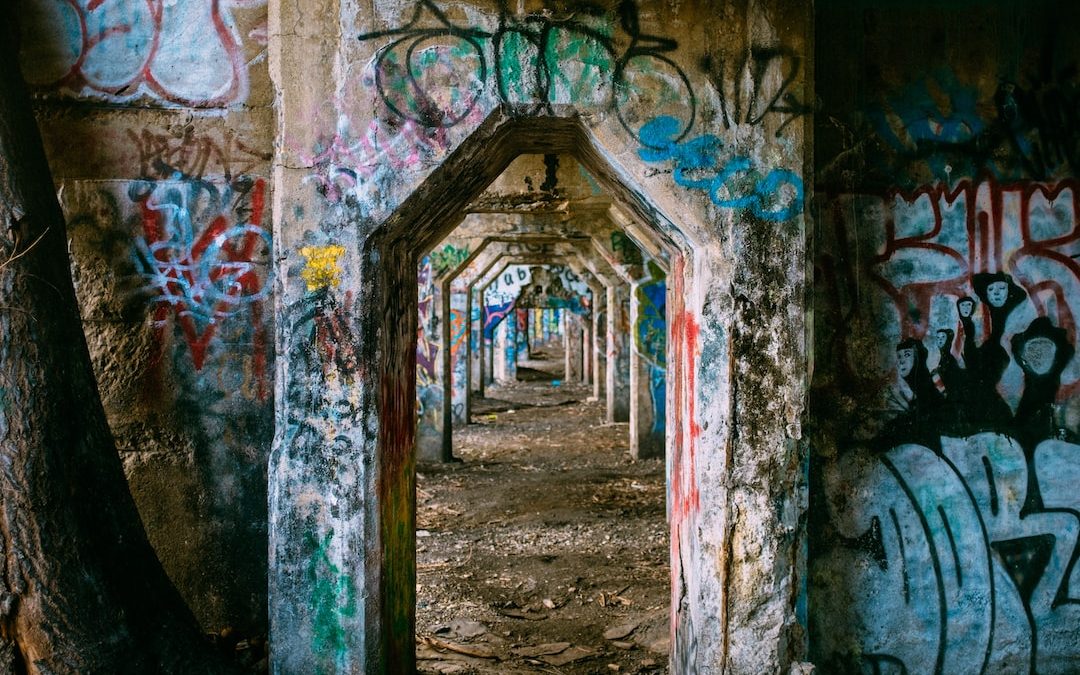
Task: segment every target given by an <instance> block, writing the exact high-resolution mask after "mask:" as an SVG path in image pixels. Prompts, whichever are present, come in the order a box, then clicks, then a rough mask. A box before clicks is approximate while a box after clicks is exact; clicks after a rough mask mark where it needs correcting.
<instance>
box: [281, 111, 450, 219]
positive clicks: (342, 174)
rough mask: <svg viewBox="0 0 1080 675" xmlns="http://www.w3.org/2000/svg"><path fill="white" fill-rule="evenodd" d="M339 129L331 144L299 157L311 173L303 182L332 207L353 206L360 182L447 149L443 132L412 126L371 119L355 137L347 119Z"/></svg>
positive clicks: (429, 158) (327, 141)
mask: <svg viewBox="0 0 1080 675" xmlns="http://www.w3.org/2000/svg"><path fill="white" fill-rule="evenodd" d="M338 126H339V129H338V131H337V133H335V135H334V136H333V137H332V138H324V139H323V140H321V141H320V142H319V143H317V144H316V146H315V149H314V151H313V152H312V153H308V154H302V155H301V159H302V160H303V161H304V162H305V164H307V165H309V166H311V167H312V173H310V174H309V175H307V176H306V177H305V179H304V182H306V183H310V184H313V185H314V186H315V190H316V191H317V192H318V193H319V194H320V195H322V196H323V197H324V198H325V199H326V200H327V201H329V202H330V203H332V204H349V203H356V202H357V188H358V187H359V186H360V185H361V184H362V182H363V181H365V180H372V179H374V178H375V177H376V176H378V175H384V174H391V173H394V172H397V171H401V170H402V169H407V168H413V167H416V166H418V165H420V164H422V163H424V162H427V161H432V160H434V158H435V157H437V156H438V155H439V154H441V153H443V152H445V151H446V150H447V149H448V148H449V147H450V141H449V139H448V138H447V135H446V130H445V129H441V128H433V129H429V128H424V127H421V126H420V125H419V124H417V123H416V122H414V121H412V120H406V121H405V122H404V123H403V124H402V123H394V124H391V123H389V122H386V121H383V120H380V119H374V120H372V121H371V122H370V123H369V124H368V126H367V129H366V130H365V132H364V134H363V135H361V136H359V137H355V136H354V135H353V134H352V133H351V132H350V131H349V122H348V120H347V119H342V120H341V121H340V122H339V124H338Z"/></svg>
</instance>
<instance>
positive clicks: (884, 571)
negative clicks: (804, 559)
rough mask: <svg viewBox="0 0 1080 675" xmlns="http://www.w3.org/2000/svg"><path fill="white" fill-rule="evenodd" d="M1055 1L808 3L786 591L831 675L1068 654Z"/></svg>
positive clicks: (1060, 13)
mask: <svg viewBox="0 0 1080 675" xmlns="http://www.w3.org/2000/svg"><path fill="white" fill-rule="evenodd" d="M1078 18H1080V13H1078V11H1077V8H1076V7H1075V6H1073V5H1069V6H1067V7H1066V6H1062V5H1058V4H1054V3H1046V2H1034V3H1025V4H1024V5H1023V6H1019V5H1012V4H1010V3H985V4H983V5H980V6H979V8H978V10H977V11H975V8H969V7H964V6H961V5H945V6H934V7H932V8H931V7H930V6H928V5H927V4H924V3H916V4H915V5H913V6H910V7H904V8H898V7H881V8H878V9H861V10H857V11H854V12H851V11H843V12H841V11H838V10H835V9H832V8H828V7H825V6H824V5H819V44H820V45H821V46H822V48H821V49H819V50H818V52H817V68H818V73H819V82H820V92H821V98H822V102H823V105H824V109H825V111H827V113H828V115H829V119H830V120H831V121H832V123H831V124H830V125H828V128H823V129H822V130H821V131H820V133H819V139H818V143H817V147H816V149H815V155H816V161H817V164H818V168H819V171H818V173H819V177H820V180H821V183H822V187H823V194H825V195H827V196H826V198H824V199H822V200H821V202H820V203H819V209H820V210H819V217H818V232H817V269H818V272H819V279H820V283H819V284H818V287H817V289H816V295H815V302H814V316H815V322H814V324H815V342H816V345H817V349H816V354H817V355H816V358H815V369H814V381H813V386H814V390H813V391H814V396H813V399H812V400H813V401H815V404H814V410H813V415H812V416H811V421H812V423H813V424H812V427H813V434H812V438H813V440H814V443H813V451H814V453H813V455H812V456H811V463H810V468H811V477H812V481H813V482H812V483H811V485H812V492H811V496H812V497H813V508H812V533H813V537H812V539H811V541H810V552H811V555H812V559H811V566H810V581H811V583H810V589H811V590H810V598H809V600H810V622H811V626H812V634H811V646H812V655H813V660H814V661H815V662H816V663H818V664H820V665H821V666H822V667H823V668H825V669H828V670H830V671H840V670H851V669H860V668H861V669H863V670H866V669H873V668H879V667H880V668H882V669H884V668H889V669H893V670H895V671H900V670H906V671H907V672H931V671H934V670H936V671H938V672H1002V673H1004V672H1031V673H1034V672H1038V673H1066V672H1071V671H1075V669H1076V664H1077V662H1078V659H1080V621H1078V619H1080V606H1078V605H1077V604H1076V603H1075V602H1074V601H1073V600H1072V599H1071V598H1074V597H1075V596H1076V593H1077V591H1076V589H1077V588H1080V586H1078V585H1077V584H1078V582H1080V574H1078V568H1077V566H1076V565H1075V564H1074V560H1075V557H1076V551H1078V550H1080V548H1078V542H1080V520H1078V517H1077V498H1076V489H1075V485H1076V476H1077V467H1078V466H1080V465H1078V460H1080V455H1078V454H1077V450H1078V449H1080V448H1078V445H1077V439H1078V437H1080V436H1078V434H1080V416H1078V415H1077V411H1078V410H1080V398H1078V396H1077V392H1078V377H1080V360H1078V359H1077V358H1076V355H1075V346H1076V345H1077V335H1076V321H1075V317H1076V316H1077V310H1078V309H1080V274H1078V269H1077V267H1076V264H1075V258H1076V256H1077V255H1080V241H1078V232H1080V228H1078V224H1080V203H1078V202H1077V194H1078V193H1077V191H1078V183H1077V171H1078V168H1080V164H1078V161H1077V160H1078V159H1080V154H1078V152H1077V149H1078V145H1077V132H1078V126H1077V123H1078V121H1080V119H1078V117H1077V110H1078V103H1080V101H1078V99H1077V95H1076V92H1077V76H1076V69H1075V66H1076V63H1077V62H1078V58H1080V49H1078V46H1077V43H1076V41H1075V40H1071V39H1065V38H1064V35H1063V34H1062V33H1060V29H1059V26H1066V25H1072V24H1074V23H1075V22H1076V21H1077V19H1078ZM1029 22H1030V23H1029ZM1021 25H1027V26H1029V28H1028V29H1025V30H1017V29H1016V28H1017V26H1021ZM841 36H842V37H841ZM826 44H829V45H830V47H831V48H830V49H825V48H824V46H825V45H826ZM856 55H857V60H858V62H859V63H858V65H857V66H856V65H855V64H854V63H853V61H852V59H853V58H856ZM870 73H874V75H873V76H871V75H870ZM822 126H823V127H824V126H825V125H822ZM1066 485H1068V486H1069V487H1066Z"/></svg>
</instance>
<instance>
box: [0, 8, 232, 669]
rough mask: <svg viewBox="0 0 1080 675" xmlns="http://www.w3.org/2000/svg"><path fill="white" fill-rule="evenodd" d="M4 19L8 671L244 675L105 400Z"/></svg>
mask: <svg viewBox="0 0 1080 675" xmlns="http://www.w3.org/2000/svg"><path fill="white" fill-rule="evenodd" d="M2 16H3V17H6V18H0V672H12V673H20V672H28V673H205V672H231V666H230V665H228V664H227V663H226V662H225V661H224V660H223V659H222V658H221V657H220V656H218V655H217V654H216V653H215V652H214V651H213V650H212V649H211V647H210V646H209V644H207V643H206V642H205V640H204V638H203V636H202V635H201V634H200V631H199V627H198V625H197V624H196V622H195V619H194V617H193V616H192V614H191V611H190V610H189V609H188V608H187V607H186V606H185V605H184V603H183V601H182V600H181V598H180V596H179V594H178V593H177V592H176V590H175V588H173V586H172V584H171V583H170V582H169V580H168V578H167V577H166V576H165V573H164V571H163V570H162V568H161V565H160V563H159V562H158V560H157V558H156V556H155V554H154V551H153V549H152V548H151V547H150V544H149V542H148V541H147V538H146V534H145V532H144V530H143V527H142V523H141V521H140V520H139V516H138V512H137V511H136V509H135V504H134V501H133V500H132V498H131V494H130V492H129V491H128V487H127V482H126V480H125V478H124V473H123V470H122V468H121V465H120V458H119V456H118V454H117V452H116V447H115V444H114V442H113V438H112V435H111V433H110V431H109V428H108V425H107V423H106V420H105V413H104V410H103V408H102V405H101V399H100V397H99V395H98V391H97V384H96V382H95V379H94V374H93V371H92V368H91V364H90V355H89V352H88V350H87V347H86V340H85V337H84V335H83V332H82V325H81V321H80V318H79V310H78V306H77V303H76V300H75V293H74V289H73V287H72V282H71V273H70V269H69V266H68V256H67V245H66V244H67V235H66V231H65V226H64V218H63V214H62V213H61V211H60V206H59V204H58V203H57V200H56V197H55V194H54V192H53V182H52V177H51V175H50V173H49V168H48V165H47V163H46V160H45V152H44V149H43V146H42V143H41V138H40V136H39V134H38V130H37V126H36V123H35V120H34V117H33V112H32V109H31V104H30V99H29V96H28V94H27V92H26V90H25V86H24V84H23V81H22V76H21V74H20V72H19V70H18V58H17V39H16V37H17V30H16V27H15V26H14V22H13V20H12V19H11V12H8V13H5V14H3V15H2Z"/></svg>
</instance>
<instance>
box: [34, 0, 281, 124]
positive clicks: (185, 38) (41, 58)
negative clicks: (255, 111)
mask: <svg viewBox="0 0 1080 675" xmlns="http://www.w3.org/2000/svg"><path fill="white" fill-rule="evenodd" d="M42 4H44V3H42ZM49 4H54V7H53V8H52V10H51V12H48V13H44V12H42V13H35V12H28V13H27V14H28V16H29V17H30V18H31V21H29V22H28V24H27V26H26V27H25V32H26V34H27V39H26V40H25V46H24V52H25V55H24V59H23V63H24V64H27V65H26V67H25V69H24V70H25V71H26V72H25V74H26V78H27V80H28V81H29V82H30V83H31V84H34V85H38V86H42V87H46V88H51V89H58V88H63V89H67V90H70V91H73V92H77V93H82V92H90V93H93V94H95V95H97V96H101V97H104V98H108V99H112V100H119V101H125V100H129V99H131V98H135V97H138V96H140V95H146V94H149V95H150V96H153V97H155V98H158V99H160V100H163V101H166V102H168V103H173V104H178V105H183V106H189V107H225V106H228V105H230V104H234V103H237V102H240V101H243V100H244V99H245V98H247V94H248V59H247V58H246V57H245V54H244V48H243V45H242V43H241V36H240V34H239V31H238V28H237V21H236V19H235V17H234V16H233V12H234V10H235V9H237V8H255V7H262V6H263V5H265V0H185V1H184V2H164V1H163V0H91V1H90V2H89V3H86V5H85V6H81V4H80V3H78V2H75V1H74V0H66V1H60V2H55V3H49ZM38 14H40V15H41V16H43V17H48V18H50V19H52V20H51V21H50V22H48V23H45V22H40V23H34V21H33V19H34V18H35V16H36V15H38ZM262 21H263V22H264V23H265V19H262ZM195 26H198V27H199V30H201V31H202V33H200V39H195V40H193V39H192V37H191V36H192V33H191V29H192V27H195ZM263 31H265V28H256V29H255V30H253V31H251V33H250V37H251V38H252V39H254V40H255V41H256V42H262V43H263V44H265V36H264V33H263Z"/></svg>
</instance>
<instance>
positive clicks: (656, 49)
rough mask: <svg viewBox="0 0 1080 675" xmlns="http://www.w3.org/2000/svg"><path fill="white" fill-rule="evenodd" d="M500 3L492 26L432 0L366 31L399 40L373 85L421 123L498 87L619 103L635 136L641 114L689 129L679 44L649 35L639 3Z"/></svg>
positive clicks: (471, 105) (521, 97) (458, 115)
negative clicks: (546, 9) (526, 11)
mask: <svg viewBox="0 0 1080 675" xmlns="http://www.w3.org/2000/svg"><path fill="white" fill-rule="evenodd" d="M500 4H501V7H500V12H499V16H498V18H497V20H496V24H497V27H496V28H495V29H494V30H490V31H488V30H482V29H479V28H469V27H466V26H461V25H458V24H455V23H453V22H452V21H451V20H450V19H449V18H448V17H447V16H446V15H445V14H444V13H443V12H442V10H440V9H439V7H438V6H437V5H436V4H435V3H434V2H431V0H421V1H420V2H418V3H417V4H416V7H415V10H414V11H413V15H412V17H411V18H410V20H409V22H408V23H407V24H405V25H404V26H402V27H401V28H395V29H391V30H385V31H377V32H373V33H366V34H364V35H361V36H360V39H361V40H363V41H367V40H376V39H380V38H393V41H392V42H390V43H389V44H387V45H386V46H385V47H383V48H382V49H380V50H379V52H378V55H377V56H376V57H375V63H374V83H373V84H374V86H375V87H376V89H377V90H378V92H379V96H380V97H381V99H382V101H383V102H384V103H385V105H386V106H387V107H388V108H389V109H390V110H391V111H393V112H394V113H395V114H396V115H397V116H399V117H401V118H403V119H407V120H412V121H415V122H417V123H419V124H421V125H422V126H424V127H427V128H432V127H449V126H453V125H456V124H458V123H459V122H461V121H462V120H464V119H466V118H467V117H468V116H469V115H470V113H472V111H473V110H474V109H476V108H477V107H478V106H479V104H480V101H481V99H482V97H483V96H484V94H485V92H487V91H494V92H495V94H496V96H497V97H498V99H499V100H500V101H503V102H508V103H526V102H527V103H541V104H549V103H577V104H582V103H587V104H590V105H596V106H599V107H603V108H609V109H613V110H614V111H615V113H616V114H617V115H618V117H619V119H620V120H621V121H622V123H623V125H624V127H625V128H626V130H627V132H628V133H630V134H632V135H635V136H636V131H637V127H638V126H639V124H640V121H639V120H637V117H636V116H637V114H638V113H637V111H639V110H648V111H650V114H653V115H656V114H666V115H670V116H672V118H673V119H677V120H678V130H677V131H676V132H675V136H676V139H681V138H682V137H683V136H684V135H686V134H687V133H688V132H689V131H690V128H691V127H692V126H693V123H694V117H695V113H696V99H695V97H694V92H693V89H692V88H691V86H690V81H689V79H688V78H687V76H686V74H685V73H684V72H683V71H682V70H681V69H680V68H679V66H678V65H676V64H675V62H674V61H672V60H671V59H670V58H668V57H667V56H666V54H668V53H670V52H672V51H674V50H675V49H677V48H678V43H677V42H676V41H675V40H673V39H671V38H666V37H661V36H658V35H650V34H648V33H644V32H643V31H642V29H641V24H640V21H639V18H638V11H637V6H636V4H635V3H633V2H622V3H619V9H618V16H617V17H615V16H612V15H610V14H608V13H604V12H602V11H599V10H594V9H592V8H590V7H588V6H582V7H581V8H580V10H581V11H578V12H575V13H573V14H570V15H569V16H567V17H565V18H555V17H552V16H550V15H546V14H531V15H529V16H528V17H527V18H526V19H524V20H523V19H519V18H518V17H517V16H515V15H514V13H513V12H511V11H510V9H509V6H508V3H506V2H503V3H500ZM616 21H617V22H618V25H617V26H616ZM619 30H621V32H619ZM488 45H490V50H491V54H492V55H493V56H492V57H489V56H488V54H487V46H488ZM491 80H494V81H493V82H492V81H491Z"/></svg>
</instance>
